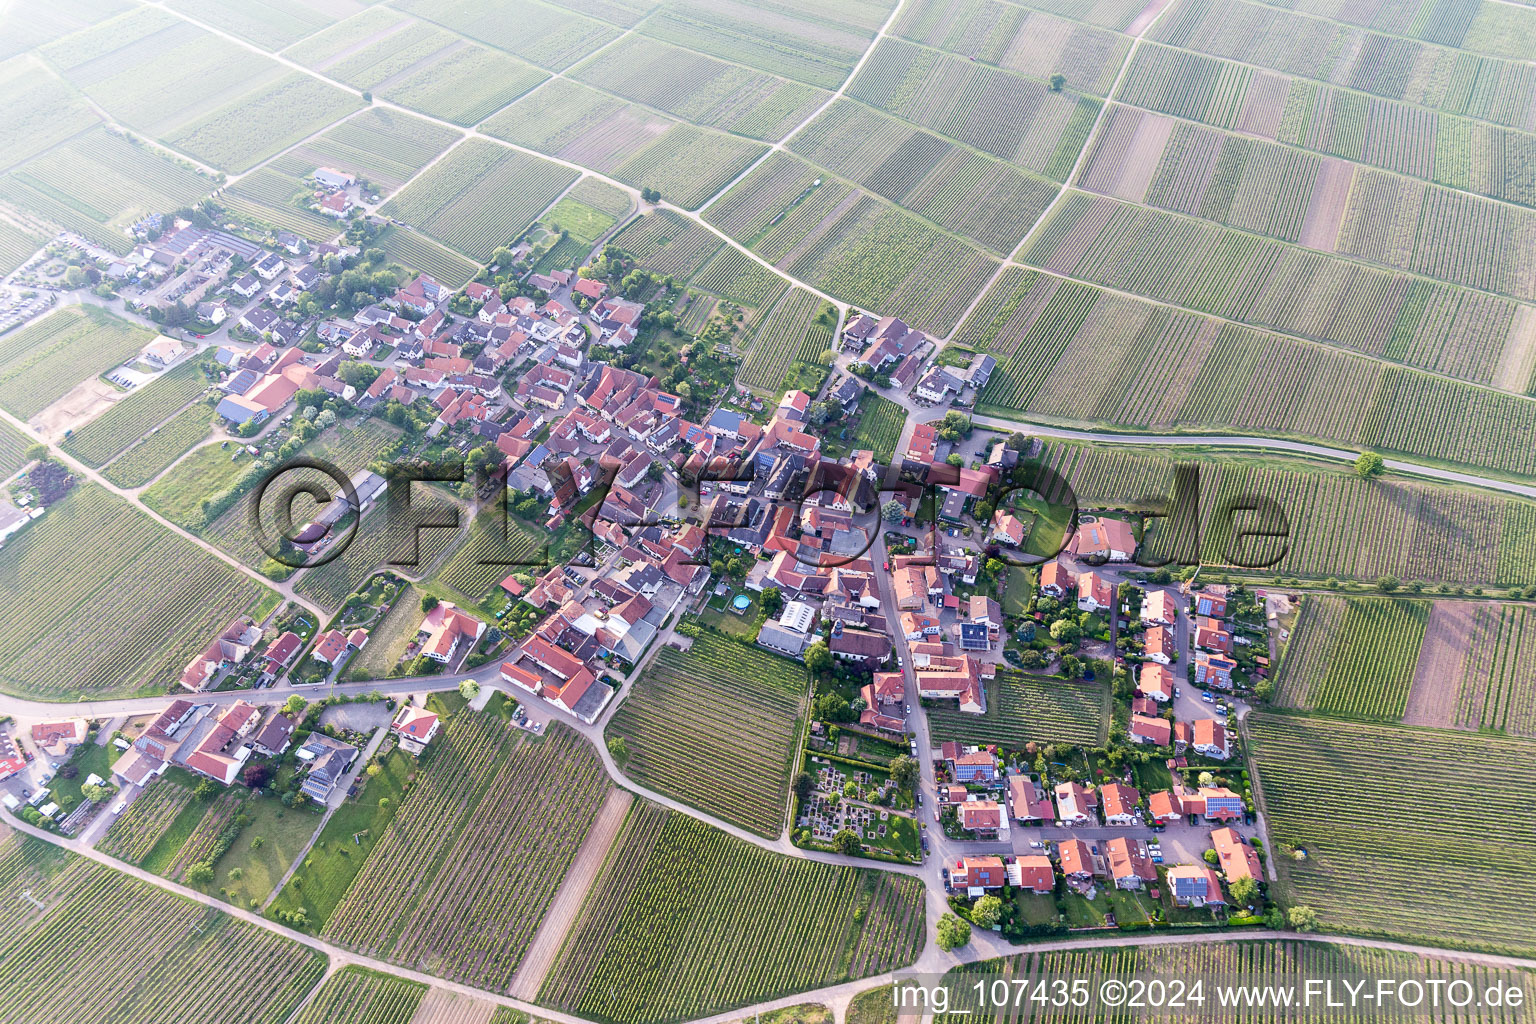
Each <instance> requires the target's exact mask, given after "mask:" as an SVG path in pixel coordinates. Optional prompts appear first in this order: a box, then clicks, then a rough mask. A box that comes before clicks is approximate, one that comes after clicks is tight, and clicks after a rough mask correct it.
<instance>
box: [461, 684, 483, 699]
mask: <svg viewBox="0 0 1536 1024" xmlns="http://www.w3.org/2000/svg"><path fill="white" fill-rule="evenodd" d="M459 696H460V697H463V698H464V699H465V700H474V699H475V698H476V697H478V696H480V684H479V683H477V682H475V681H474V680H473V679H465V680H463V681H462V682H460V683H459Z"/></svg>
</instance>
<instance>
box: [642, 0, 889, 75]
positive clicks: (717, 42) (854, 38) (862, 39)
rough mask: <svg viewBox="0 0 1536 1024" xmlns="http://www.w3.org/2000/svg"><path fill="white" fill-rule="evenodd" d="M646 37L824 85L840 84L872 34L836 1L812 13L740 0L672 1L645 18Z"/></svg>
mask: <svg viewBox="0 0 1536 1024" xmlns="http://www.w3.org/2000/svg"><path fill="white" fill-rule="evenodd" d="M641 31H643V32H644V33H645V34H646V35H648V36H652V37H654V38H656V39H661V40H665V41H666V42H669V43H675V44H677V45H678V46H682V47H686V48H688V49H690V50H694V51H696V52H700V53H707V54H710V55H712V56H715V57H719V58H720V59H722V60H725V61H728V62H730V63H732V64H744V65H746V66H747V67H751V68H756V69H758V70H759V71H766V72H768V73H770V74H774V75H782V76H783V77H785V78H793V79H797V80H799V81H801V82H805V83H807V84H810V85H814V86H819V87H821V88H823V89H836V88H837V87H838V86H840V85H842V84H843V81H844V80H845V79H847V77H848V76H849V74H851V73H852V72H853V66H854V65H855V64H856V63H858V59H859V56H860V55H861V54H862V53H863V52H864V49H865V47H867V46H868V45H869V40H870V37H871V36H872V35H873V33H872V32H871V31H870V30H869V29H868V27H867V26H865V27H863V28H862V29H861V28H860V27H859V26H858V25H856V24H849V23H847V22H845V21H844V18H843V12H842V11H841V9H840V7H839V6H837V5H833V6H822V7H819V8H817V9H816V10H815V13H814V15H812V14H811V13H810V12H801V11H796V10H794V9H793V7H791V6H778V5H775V6H774V7H770V8H765V7H762V6H755V5H752V4H749V3H745V2H742V0H674V2H672V3H668V4H666V5H664V6H663V7H662V8H661V9H660V10H658V11H656V12H655V13H653V14H652V15H651V16H650V17H649V18H647V19H646V21H645V25H644V27H643V28H642V29H641Z"/></svg>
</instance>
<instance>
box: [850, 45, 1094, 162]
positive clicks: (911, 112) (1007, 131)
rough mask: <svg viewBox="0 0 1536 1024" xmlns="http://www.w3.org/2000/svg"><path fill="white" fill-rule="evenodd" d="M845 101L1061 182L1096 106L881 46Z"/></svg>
mask: <svg viewBox="0 0 1536 1024" xmlns="http://www.w3.org/2000/svg"><path fill="white" fill-rule="evenodd" d="M848 95H849V96H850V97H852V98H853V99H856V100H860V101H862V102H864V103H867V104H869V105H871V106H874V107H878V108H880V109H881V110H885V111H888V112H889V113H892V114H895V115H896V116H897V117H900V118H902V119H903V120H906V121H910V122H912V123H914V124H918V125H921V126H922V127H924V128H928V129H931V130H932V131H935V132H938V133H939V134H941V135H946V136H948V137H949V138H951V139H955V140H956V141H958V142H962V143H964V144H965V145H967V146H972V147H974V148H976V149H979V150H981V151H982V152H983V153H990V154H991V155H993V156H995V157H1000V158H1001V159H1003V160H1007V161H1010V162H1012V163H1015V164H1017V165H1018V166H1020V167H1022V168H1023V169H1024V170H1026V171H1030V172H1032V173H1034V174H1038V175H1041V176H1042V177H1045V178H1049V179H1050V180H1052V181H1065V180H1066V177H1067V174H1068V173H1069V172H1070V171H1071V169H1072V165H1073V163H1074V162H1075V161H1076V160H1077V155H1078V152H1079V151H1080V150H1081V149H1082V148H1083V144H1084V143H1085V142H1086V141H1087V140H1088V133H1089V131H1090V130H1091V129H1092V127H1093V122H1094V118H1095V117H1097V116H1098V113H1099V107H1100V101H1099V100H1097V99H1094V98H1092V97H1089V96H1080V95H1079V94H1077V93H1075V92H1073V91H1072V90H1071V89H1063V90H1062V91H1061V92H1059V93H1058V92H1052V91H1051V90H1050V88H1049V86H1048V85H1047V84H1046V83H1045V82H1044V81H1041V80H1039V79H1032V78H1024V77H1023V76H1020V75H1015V74H1013V73H1011V72H1007V71H1002V70H999V69H996V68H991V67H987V66H986V65H983V64H977V63H973V62H971V61H968V60H966V59H964V58H962V57H956V56H952V55H950V54H946V53H942V52H940V51H938V50H929V49H925V48H923V47H919V46H914V45H913V44H911V43H907V42H903V41H901V40H898V39H891V38H886V39H883V40H881V42H880V45H879V46H877V47H876V48H875V51H874V53H873V54H872V55H871V56H870V58H869V61H868V62H867V63H866V64H865V65H864V67H863V69H862V70H860V72H859V74H858V77H856V78H855V79H854V80H853V83H852V85H850V86H849V89H848Z"/></svg>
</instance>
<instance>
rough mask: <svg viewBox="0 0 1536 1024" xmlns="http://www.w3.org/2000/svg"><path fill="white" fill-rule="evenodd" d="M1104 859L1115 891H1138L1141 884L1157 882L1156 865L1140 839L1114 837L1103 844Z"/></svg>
mask: <svg viewBox="0 0 1536 1024" xmlns="http://www.w3.org/2000/svg"><path fill="white" fill-rule="evenodd" d="M1104 857H1105V859H1106V860H1107V861H1108V862H1109V877H1110V878H1112V879H1114V880H1115V887H1116V888H1117V889H1140V888H1141V886H1142V883H1143V882H1155V881H1157V865H1156V864H1154V863H1152V858H1151V857H1150V856H1148V854H1147V844H1146V843H1144V842H1142V841H1141V840H1140V839H1130V838H1127V837H1125V836H1116V837H1115V838H1114V839H1111V840H1109V841H1107V842H1106V843H1105V844H1104Z"/></svg>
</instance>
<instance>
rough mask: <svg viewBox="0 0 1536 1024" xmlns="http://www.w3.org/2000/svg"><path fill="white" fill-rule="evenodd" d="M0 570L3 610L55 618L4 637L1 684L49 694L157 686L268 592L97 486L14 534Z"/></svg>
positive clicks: (80, 489)
mask: <svg viewBox="0 0 1536 1024" xmlns="http://www.w3.org/2000/svg"><path fill="white" fill-rule="evenodd" d="M0 571H3V572H4V573H5V575H6V578H7V579H8V580H10V581H11V585H10V586H8V587H6V588H4V591H3V594H0V609H3V610H4V611H5V612H7V613H8V614H12V615H22V616H25V617H27V618H29V619H37V617H38V616H43V617H45V618H46V619H47V621H49V622H52V623H55V626H54V627H53V628H51V629H49V630H45V631H40V632H39V631H20V632H17V633H16V634H15V635H14V636H12V637H10V638H9V639H7V640H5V641H4V642H0V684H3V686H4V688H5V689H6V690H7V691H8V692H11V693H17V694H26V695H28V696H33V697H40V698H42V699H45V700H77V699H83V698H86V697H101V696H131V695H134V694H137V693H140V692H160V691H162V690H163V689H164V688H165V686H166V684H167V682H168V681H170V680H173V679H175V678H176V677H177V676H179V675H180V673H181V670H182V668H183V667H184V666H185V665H186V664H187V662H188V661H190V660H191V658H192V656H193V654H195V653H196V652H198V651H201V650H202V649H203V648H204V647H206V646H207V644H208V640H209V638H210V637H212V636H215V635H216V634H217V633H218V632H219V631H220V630H222V629H224V627H226V626H228V625H229V623H230V621H231V620H232V619H234V618H235V617H236V616H237V615H239V614H241V613H243V612H246V611H248V610H250V609H251V608H252V607H253V606H255V605H256V604H257V602H258V601H260V600H261V599H262V597H263V596H264V594H265V593H266V591H265V588H264V587H262V586H261V585H260V584H258V583H255V582H254V581H252V580H251V579H250V578H249V577H247V576H244V575H241V574H239V573H237V572H236V571H235V570H234V569H232V568H230V567H229V566H227V565H225V564H224V563H223V562H221V561H219V560H218V559H216V558H214V557H213V556H212V555H209V554H207V553H205V552H203V551H201V550H199V549H198V548H196V547H194V546H193V545H192V544H191V543H190V542H189V541H186V540H184V539H182V538H181V537H179V536H176V535H175V534H173V533H171V532H170V531H169V530H167V529H165V528H164V527H162V526H160V525H159V524H158V523H156V522H155V521H154V520H152V519H150V518H149V517H148V516H146V515H142V514H139V513H137V512H135V511H133V510H132V509H131V507H130V506H129V505H128V504H127V503H126V502H124V501H122V500H121V499H118V498H115V497H113V496H112V495H110V494H108V493H107V492H106V491H103V490H101V489H100V488H98V487H94V486H91V485H89V484H76V485H75V487H74V489H73V490H72V492H71V493H70V494H69V495H68V496H67V497H66V498H65V499H64V500H63V501H61V502H59V503H57V504H55V505H54V506H53V507H52V508H50V509H49V511H48V513H47V514H46V515H45V516H44V517H43V518H42V519H41V520H40V521H39V522H37V523H34V524H33V525H32V526H31V527H30V528H28V529H27V530H26V531H24V532H23V533H22V534H20V535H19V536H17V537H15V538H13V539H12V540H10V541H9V542H8V543H7V544H6V546H5V550H4V552H0ZM102 621H110V622H112V623H113V624H114V625H113V628H112V629H111V630H110V631H109V632H103V631H102V630H101V629H99V628H97V624H98V623H100V622H102ZM38 665H51V666H53V669H52V670H51V671H49V672H46V673H39V672H37V671H36V666H38Z"/></svg>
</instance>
